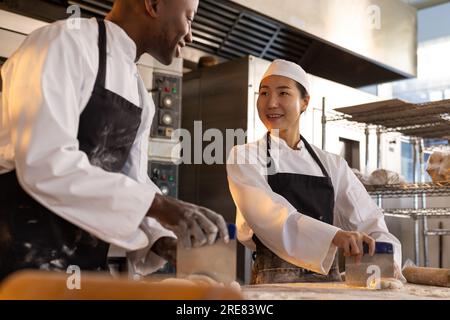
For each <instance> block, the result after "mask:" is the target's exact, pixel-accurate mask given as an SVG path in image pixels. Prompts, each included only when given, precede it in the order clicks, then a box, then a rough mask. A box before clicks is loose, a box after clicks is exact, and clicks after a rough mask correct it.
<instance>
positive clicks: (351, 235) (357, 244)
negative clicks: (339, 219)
mask: <svg viewBox="0 0 450 320" xmlns="http://www.w3.org/2000/svg"><path fill="white" fill-rule="evenodd" d="M364 242H365V243H367V244H368V245H369V254H370V255H371V256H373V255H374V254H375V240H374V239H373V238H372V237H369V236H368V235H367V234H365V233H362V232H353V231H342V230H339V231H338V232H337V233H336V235H335V236H334V238H333V241H332V243H333V244H334V245H335V246H336V247H338V248H341V249H343V250H344V256H346V257H350V256H354V257H355V260H356V263H360V262H361V258H362V256H363V254H364V250H363V243H364Z"/></svg>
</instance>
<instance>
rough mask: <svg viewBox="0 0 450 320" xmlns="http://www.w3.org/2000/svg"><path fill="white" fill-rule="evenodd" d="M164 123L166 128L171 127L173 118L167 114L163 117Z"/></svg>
mask: <svg viewBox="0 0 450 320" xmlns="http://www.w3.org/2000/svg"><path fill="white" fill-rule="evenodd" d="M161 120H162V123H163V124H165V125H166V126H170V125H171V124H172V116H171V115H170V114H168V113H165V114H164V115H163V116H162V119H161Z"/></svg>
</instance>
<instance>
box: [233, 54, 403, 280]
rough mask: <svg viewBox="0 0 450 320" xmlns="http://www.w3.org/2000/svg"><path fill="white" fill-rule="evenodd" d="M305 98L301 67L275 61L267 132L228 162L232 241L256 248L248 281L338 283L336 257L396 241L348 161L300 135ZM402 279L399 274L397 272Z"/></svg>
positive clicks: (261, 109) (265, 92)
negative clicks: (234, 226) (232, 204)
mask: <svg viewBox="0 0 450 320" xmlns="http://www.w3.org/2000/svg"><path fill="white" fill-rule="evenodd" d="M308 103H309V83H308V79H307V75H306V73H305V71H304V70H303V69H302V68H301V67H300V66H298V65H297V64H294V63H292V62H288V61H284V60H275V61H274V62H273V63H272V64H271V65H270V66H269V68H268V69H267V71H266V73H265V74H264V76H263V79H262V81H261V84H260V89H259V97H258V101H257V108H258V114H259V117H260V119H261V120H262V122H263V123H264V125H265V126H266V128H267V130H268V134H267V135H265V136H264V137H263V138H262V139H260V140H259V141H257V142H254V143H248V144H245V145H240V146H235V147H234V148H233V149H232V151H231V153H230V156H229V159H228V163H227V173H228V181H229V187H230V191H231V194H232V196H233V199H234V201H235V204H236V206H237V209H238V210H237V217H236V224H237V230H238V231H237V232H238V239H239V240H240V241H241V242H242V243H243V244H244V245H246V246H247V247H249V248H250V249H252V250H254V251H255V254H256V256H255V255H254V259H255V261H254V264H253V273H252V283H253V284H261V283H283V282H318V281H340V274H339V272H338V267H337V263H336V260H337V259H335V257H336V252H337V249H338V248H341V249H343V250H344V255H346V256H355V258H356V259H360V258H361V256H362V254H363V244H364V243H366V244H367V245H368V246H369V253H370V254H373V253H374V250H375V240H376V241H384V242H390V243H392V244H393V247H394V253H395V263H396V265H397V268H396V269H397V273H398V270H399V266H400V264H401V245H400V242H399V241H398V240H397V239H396V238H395V237H394V236H393V235H392V234H390V233H389V231H388V229H387V227H386V223H385V221H384V217H383V214H382V212H381V210H380V209H379V208H378V207H377V206H376V204H375V203H374V201H373V200H372V199H371V198H370V196H369V195H368V193H367V192H366V191H365V189H364V187H363V185H362V184H361V183H360V182H359V180H358V179H357V178H356V176H355V175H354V174H353V172H352V171H351V169H350V168H349V167H348V165H347V163H346V161H345V160H344V159H342V158H341V157H339V156H337V155H334V154H331V153H328V152H325V151H322V150H321V149H319V148H317V147H315V146H312V145H310V144H309V143H308V142H307V141H306V140H305V138H304V137H303V136H302V135H301V134H300V132H301V130H300V118H301V114H302V113H303V112H304V111H305V110H306V108H307V107H308ZM398 276H400V275H398Z"/></svg>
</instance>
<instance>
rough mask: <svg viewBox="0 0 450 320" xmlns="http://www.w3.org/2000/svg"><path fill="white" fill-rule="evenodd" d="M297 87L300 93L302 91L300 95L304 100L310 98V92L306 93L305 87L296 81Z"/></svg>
mask: <svg viewBox="0 0 450 320" xmlns="http://www.w3.org/2000/svg"><path fill="white" fill-rule="evenodd" d="M295 85H296V86H297V89H298V91H300V94H301V95H302V99H305V98H306V97H309V93H308V91H306V89H305V87H304V86H302V85H301V84H300V83H298V82H297V81H295Z"/></svg>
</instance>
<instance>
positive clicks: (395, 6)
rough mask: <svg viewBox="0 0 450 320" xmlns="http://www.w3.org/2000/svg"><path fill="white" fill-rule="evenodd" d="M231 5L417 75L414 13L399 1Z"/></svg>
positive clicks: (255, 0) (246, 0)
mask: <svg viewBox="0 0 450 320" xmlns="http://www.w3.org/2000/svg"><path fill="white" fill-rule="evenodd" d="M232 1H233V2H235V3H238V4H240V5H242V6H244V7H247V8H249V9H252V10H254V11H256V12H259V13H262V14H264V15H266V16H268V17H271V18H274V19H275V20H278V21H282V22H285V23H287V24H288V25H290V26H292V27H294V28H296V29H299V30H302V31H304V32H306V33H308V34H311V35H313V36H314V37H318V38H320V39H324V40H325V41H328V42H331V43H332V44H334V45H337V46H339V47H342V48H344V49H346V50H349V51H352V52H355V53H357V54H359V55H362V56H364V57H367V58H369V59H372V60H374V61H377V62H379V63H381V64H383V65H386V66H388V67H389V68H392V69H396V70H399V71H400V72H403V73H405V74H409V75H415V74H416V51H417V48H416V37H417V36H416V34H417V31H416V24H417V22H416V9H415V8H413V7H411V6H409V5H407V4H405V3H403V2H402V1H400V0H359V1H352V0H300V1H298V0H297V1H290V0H284V1H261V0H232ZM318 13H320V14H318Z"/></svg>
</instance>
